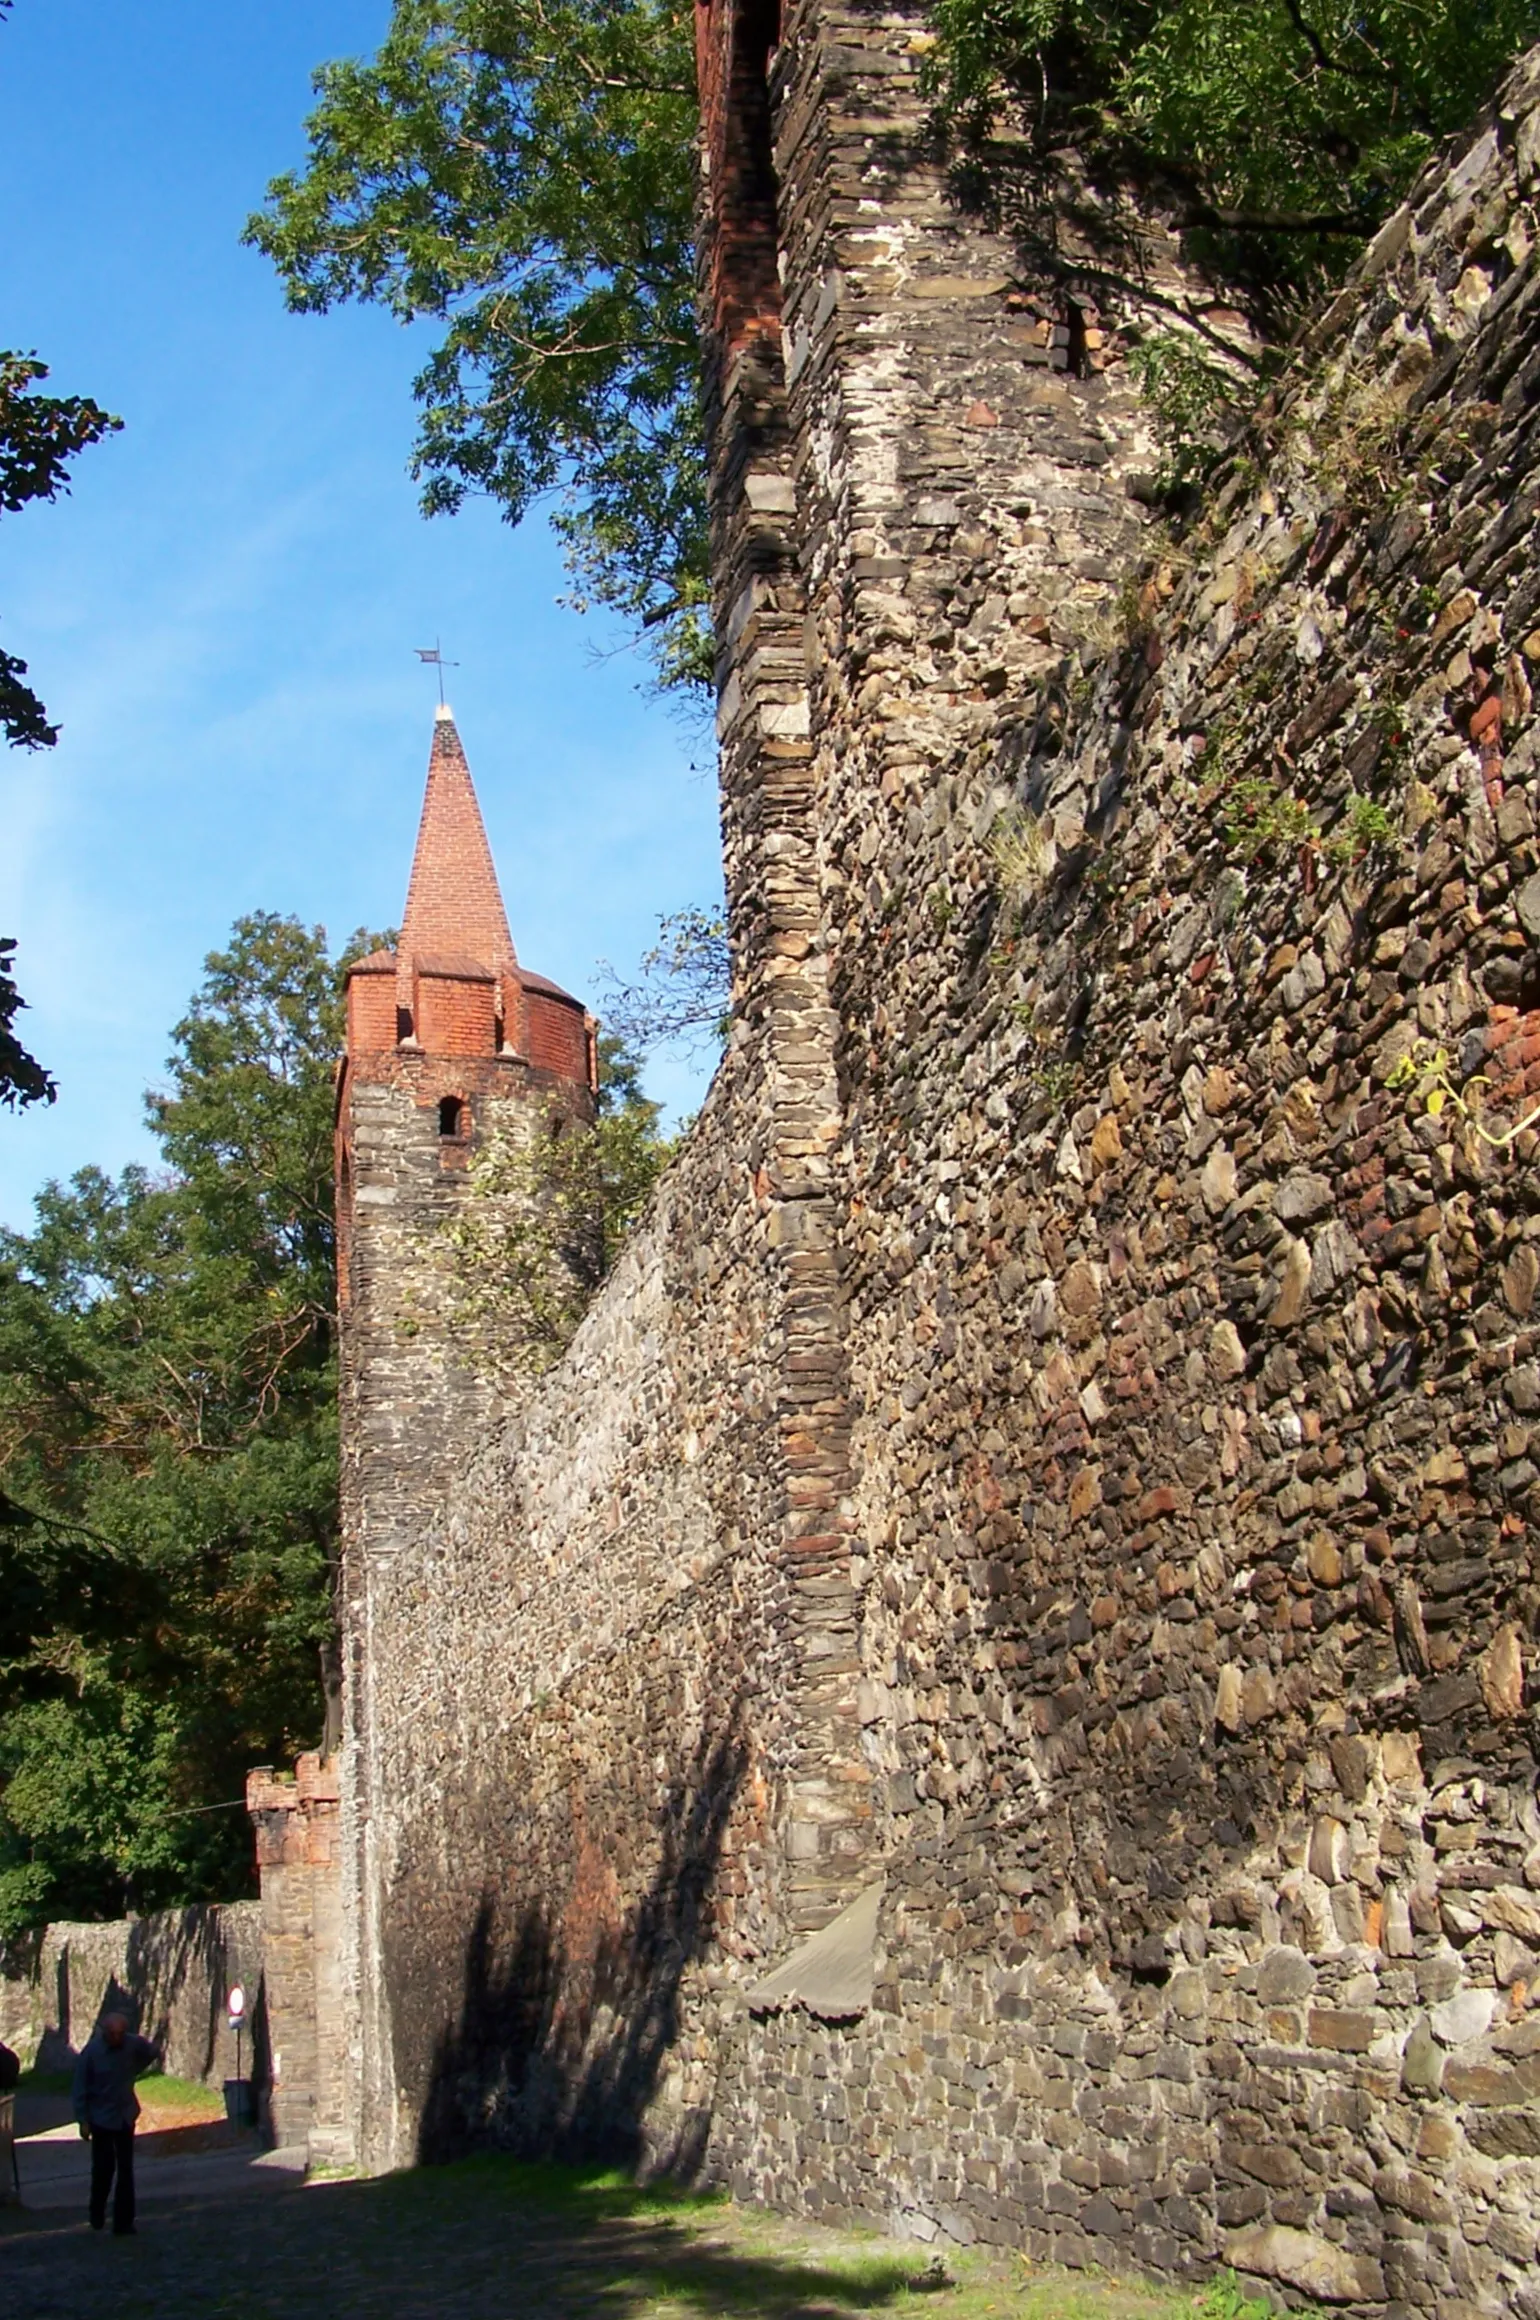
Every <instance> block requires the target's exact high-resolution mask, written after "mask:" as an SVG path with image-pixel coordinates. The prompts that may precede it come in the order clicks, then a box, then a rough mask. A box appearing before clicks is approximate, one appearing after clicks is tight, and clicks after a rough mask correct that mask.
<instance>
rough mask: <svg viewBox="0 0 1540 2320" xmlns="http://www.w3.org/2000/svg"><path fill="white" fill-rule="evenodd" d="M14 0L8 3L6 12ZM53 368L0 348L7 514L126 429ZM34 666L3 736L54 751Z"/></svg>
mask: <svg viewBox="0 0 1540 2320" xmlns="http://www.w3.org/2000/svg"><path fill="white" fill-rule="evenodd" d="M10 8H11V0H0V16H8V15H9V14H10ZM47 376H48V367H47V365H46V364H45V363H40V362H39V361H38V359H37V356H36V355H35V354H16V353H14V352H7V351H5V350H3V349H0V511H3V512H4V513H5V514H7V515H15V514H17V513H18V512H19V511H20V510H21V509H22V508H24V507H26V506H27V504H28V503H29V501H31V500H35V499H45V500H46V499H57V498H58V496H59V494H60V492H61V491H67V490H68V489H69V482H68V478H67V476H66V474H65V469H66V468H67V467H68V465H69V463H70V461H71V460H72V459H73V458H74V456H75V454H76V453H77V452H78V451H83V450H84V449H85V448H86V446H87V444H88V443H95V442H98V441H99V440H100V438H101V437H102V436H103V435H105V434H108V433H109V432H110V431H111V430H112V429H113V428H115V427H121V425H122V424H123V422H122V420H121V419H115V418H113V416H112V415H111V413H110V412H108V411H104V410H102V409H101V408H100V406H99V405H98V404H96V403H92V402H88V401H87V400H86V398H85V397H84V396H81V395H40V394H37V393H36V392H35V389H36V387H37V386H38V383H39V382H40V381H41V380H43V379H46V378H47ZM26 680H27V664H26V662H25V661H23V660H18V659H17V657H16V655H15V654H14V653H8V652H6V651H5V649H4V648H3V646H0V733H3V734H4V736H5V738H6V740H7V741H8V742H9V743H10V744H11V745H12V747H13V748H17V749H51V748H52V747H53V745H54V743H55V742H56V741H57V740H58V738H59V728H58V726H57V725H51V724H50V723H49V721H48V713H47V711H46V710H45V709H44V707H43V704H42V702H41V701H40V700H39V699H38V697H37V695H36V693H35V692H34V691H33V690H32V687H31V686H30V685H29V684H28V683H27V681H26ZM15 950H16V944H15V941H14V939H13V938H10V937H6V938H4V939H0V1104H4V1105H5V1106H6V1108H7V1109H8V1110H10V1111H16V1110H18V1109H22V1108H24V1107H25V1106H26V1105H28V1104H40V1103H41V1104H51V1103H52V1102H53V1100H54V1096H55V1094H56V1092H57V1091H56V1089H55V1087H54V1083H53V1079H52V1077H51V1076H50V1074H49V1073H48V1072H46V1071H45V1070H44V1069H43V1067H42V1065H41V1064H40V1063H38V1062H37V1061H36V1060H35V1058H34V1057H33V1056H31V1055H29V1054H28V1052H27V1050H26V1048H25V1047H23V1045H22V1043H21V1041H20V1040H19V1039H18V1038H17V1036H16V1031H15V1022H16V1017H17V1014H18V1013H19V1011H20V1010H21V1008H22V1007H24V1006H25V1005H26V1001H25V1000H24V999H23V998H22V996H21V993H20V992H19V991H18V990H17V988H16V984H15V981H14V979H13V977H12V975H11V964H12V960H13V957H14V954H15Z"/></svg>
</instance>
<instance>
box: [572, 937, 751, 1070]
mask: <svg viewBox="0 0 1540 2320" xmlns="http://www.w3.org/2000/svg"><path fill="white" fill-rule="evenodd" d="M600 974H601V976H602V977H603V979H604V983H605V986H606V990H605V1004H604V1019H605V1022H606V1023H607V1024H608V1026H609V1029H610V1032H611V1034H612V1035H613V1039H614V1044H615V1050H616V1053H617V1055H618V1054H641V1055H645V1054H646V1052H647V1050H648V1049H649V1048H651V1047H672V1046H683V1047H686V1048H691V1049H694V1050H697V1051H698V1050H699V1049H700V1048H702V1047H707V1048H712V1047H714V1048H720V1047H721V1045H722V1042H723V1041H724V1040H725V1039H726V1037H727V1032H728V1026H729V1024H730V1022H731V1019H732V960H731V956H730V953H729V949H728V941H727V919H726V916H725V914H724V912H722V911H721V910H702V909H701V908H700V906H699V905H698V904H696V905H694V906H692V907H691V908H690V909H688V910H674V911H670V912H669V913H668V915H667V916H666V917H664V918H660V919H659V921H658V939H657V941H656V942H655V943H654V944H653V945H652V947H651V949H650V950H646V951H644V952H643V953H642V961H641V966H640V969H639V971H638V973H637V976H636V979H635V980H634V981H633V982H629V983H625V982H622V981H621V979H620V977H619V976H618V975H617V974H616V972H615V970H614V968H613V967H611V966H609V965H608V964H607V963H606V964H604V965H602V966H601V968H600Z"/></svg>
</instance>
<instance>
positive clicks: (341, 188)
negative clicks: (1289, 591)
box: [248, 0, 1540, 684]
mask: <svg viewBox="0 0 1540 2320" xmlns="http://www.w3.org/2000/svg"><path fill="white" fill-rule="evenodd" d="M691 14H692V12H691V10H690V9H689V8H688V7H687V6H685V5H682V0H619V4H617V0H396V6H395V9H394V13H393V16H392V19H391V24H390V28H389V31H388V33H387V35H386V38H385V40H384V41H383V42H382V43H381V46H380V49H379V51H378V53H377V55H376V56H374V57H373V58H371V59H369V60H367V61H352V62H344V63H336V64H330V65H326V66H323V67H322V68H321V70H320V71H319V72H318V73H317V75H316V93H317V99H318V101H317V105H316V108H315V110H314V112H313V113H312V114H311V116H310V120H309V124H308V131H309V141H310V151H309V159H308V162H307V165H306V167H305V168H304V169H303V170H301V171H295V172H290V173H288V174H286V175H284V176H282V177H279V178H277V179H276V180H275V181H274V183H273V185H272V187H271V188H270V191H269V196H268V201H267V206H266V207H265V208H264V209H263V210H262V211H261V212H260V213H259V214H258V215H257V216H256V217H255V218H253V219H252V221H251V223H250V226H249V227H248V238H249V239H250V240H251V241H253V242H254V243H255V244H256V245H257V247H258V248H260V249H262V250H263V251H265V252H266V254H267V255H268V256H269V257H270V258H271V259H272V260H273V262H274V264H275V266H276V267H277V269H278V272H279V275H280V278H281V279H282V282H283V284H284V288H285V292H286V294H287V297H288V300H289V303H290V305H291V306H292V307H294V308H295V309H297V310H299V311H302V312H324V311H325V310H326V309H327V308H328V307H331V306H334V305H336V304H339V303H341V302H343V301H345V300H348V299H359V300H364V301H368V302H372V303H374V304H378V305H383V306H384V307H386V308H387V309H388V310H389V311H390V312H391V313H393V314H395V315H397V316H398V317H399V318H400V319H401V320H402V321H404V322H405V321H414V320H419V319H430V320H432V321H433V322H434V323H436V324H438V325H439V326H440V327H441V329H442V337H441V339H440V342H439V344H438V347H437V348H436V350H435V352H434V353H433V355H432V356H431V357H430V359H429V360H428V362H427V363H426V364H425V366H424V368H423V370H422V372H421V374H420V376H419V378H418V380H417V383H416V393H417V399H418V403H419V406H420V414H421V415H420V420H419V428H418V438H417V445H416V451H415V455H414V466H415V471H416V472H417V474H418V475H419V476H420V477H422V478H423V479H424V491H423V504H424V507H425V508H426V509H427V510H428V511H429V512H441V511H445V510H450V509H453V508H456V507H458V506H459V505H460V504H461V502H462V500H463V499H464V497H465V496H466V494H467V493H468V492H473V491H476V492H485V493H488V494H489V495H490V496H491V497H492V498H493V499H495V500H496V501H497V502H498V503H499V504H500V505H501V507H502V509H503V511H504V513H505V514H506V515H507V516H508V518H509V520H510V521H512V522H517V521H518V520H519V519H520V518H521V517H522V516H523V515H525V514H526V513H527V512H528V510H529V508H530V507H531V505H532V504H533V503H534V502H535V501H536V500H537V499H539V498H540V497H541V496H542V495H545V494H554V495H555V496H556V503H557V504H556V510H555V515H554V521H555V524H556V527H557V530H558V531H559V533H560V534H561V535H562V537H563V539H564V541H565V543H566V547H567V551H568V556H569V561H570V565H571V568H572V571H573V575H574V595H573V601H574V602H575V603H576V604H577V605H578V606H579V607H583V606H587V605H590V604H594V605H601V606H604V607H605V608H607V609H609V610H611V611H613V612H616V613H618V614H619V615H620V616H621V617H622V619H623V620H625V621H627V622H629V623H630V624H631V625H632V626H633V627H634V628H635V629H636V630H637V631H638V632H639V633H640V634H642V635H644V636H646V637H647V638H649V639H650V641H651V643H652V645H653V646H654V648H655V651H656V657H657V660H658V664H659V670H660V674H661V676H662V678H663V680H664V682H665V683H671V684H672V683H681V682H682V683H692V682H703V681H705V680H706V679H707V678H708V677H709V675H710V668H711V637H710V633H709V620H708V615H707V611H706V599H707V593H708V575H707V563H706V524H705V490H704V473H703V456H702V430H701V417H700V383H699V360H700V358H699V349H698V344H697V339H696V330H695V317H694V304H693V278H692V270H693V246H692V230H691V229H692V199H693V182H692V181H693V152H694V142H695V134H696V106H695V93H694V79H693V69H692V62H691V54H690V42H691ZM935 21H936V27H937V47H936V50H935V53H934V59H933V74H934V79H933V88H934V94H935V98H936V104H937V116H938V128H939V129H940V131H941V132H942V133H943V134H944V135H945V136H946V137H947V138H948V139H949V141H950V142H951V145H952V148H953V151H954V154H955V157H956V163H957V167H956V172H955V185H956V188H957V191H958V194H959V197H960V198H962V199H964V200H975V201H978V202H981V203H985V204H991V203H992V204H996V205H999V206H1001V207H1002V208H1003V210H1004V212H1005V214H1006V215H1007V216H1008V217H1009V218H1010V220H1011V222H1013V223H1014V224H1016V225H1017V226H1018V227H1020V228H1021V230H1022V238H1023V242H1024V244H1025V245H1028V248H1029V250H1030V257H1029V254H1028V249H1024V259H1023V262H1024V266H1025V265H1027V264H1028V263H1033V264H1036V263H1038V262H1039V261H1040V260H1041V258H1042V256H1043V249H1042V246H1041V235H1040V233H1039V231H1038V229H1039V227H1040V225H1041V215H1040V213H1039V211H1038V209H1037V208H1036V207H1035V205H1036V204H1039V203H1040V201H1041V198H1042V193H1043V187H1044V185H1045V184H1051V182H1052V174H1053V171H1052V165H1053V163H1054V161H1055V159H1056V158H1062V157H1063V156H1064V155H1065V154H1066V153H1067V152H1069V151H1073V152H1074V153H1075V154H1076V155H1077V156H1079V157H1080V159H1081V160H1083V161H1088V162H1089V164H1090V165H1091V168H1092V171H1093V174H1094V175H1096V176H1098V177H1099V178H1100V179H1101V180H1102V181H1103V182H1104V183H1105V184H1108V185H1114V186H1116V187H1119V188H1121V189H1122V190H1124V191H1142V192H1143V193H1145V194H1151V193H1153V194H1154V195H1155V196H1156V197H1157V198H1158V199H1159V200H1160V201H1161V202H1162V204H1163V205H1164V206H1165V207H1166V208H1167V209H1168V210H1170V211H1171V212H1172V214H1174V215H1175V216H1177V217H1178V218H1179V219H1180V220H1181V221H1182V222H1183V224H1184V227H1185V230H1186V232H1187V234H1188V237H1189V240H1190V242H1191V244H1192V245H1193V247H1192V254H1193V255H1194V256H1195V257H1198V258H1200V259H1201V260H1202V261H1203V262H1204V263H1206V265H1207V266H1208V267H1209V268H1210V269H1211V270H1212V271H1213V272H1214V274H1215V275H1216V277H1218V278H1219V279H1221V280H1222V281H1224V282H1225V283H1226V284H1227V285H1228V286H1230V287H1231V288H1233V289H1235V290H1237V291H1239V292H1240V293H1242V294H1243V295H1244V296H1245V298H1246V301H1247V303H1248V305H1249V306H1250V308H1251V310H1252V312H1253V315H1254V317H1255V319H1256V320H1257V322H1258V324H1259V326H1260V327H1261V329H1262V330H1263V332H1264V334H1265V333H1267V332H1272V333H1273V334H1281V333H1286V332H1287V331H1288V330H1289V329H1290V328H1291V327H1292V324H1293V321H1294V319H1295V318H1296V316H1297V315H1298V313H1299V310H1300V308H1301V305H1302V304H1303V303H1304V302H1305V301H1306V300H1308V299H1309V298H1310V297H1311V296H1313V295H1314V294H1315V293H1316V292H1317V291H1318V290H1319V289H1320V288H1321V287H1322V286H1323V285H1324V284H1325V283H1327V282H1328V281H1330V280H1332V279H1333V278H1335V277H1336V276H1337V275H1339V274H1340V273H1341V272H1342V271H1343V269H1344V268H1345V267H1346V265H1347V264H1348V262H1349V261H1350V260H1351V258H1352V256H1353V253H1354V251H1355V250H1356V249H1358V248H1359V247H1360V246H1361V245H1362V243H1363V241H1364V239H1365V238H1366V237H1367V236H1368V235H1370V234H1372V233H1373V231H1374V230H1375V228H1376V227H1377V226H1378V224H1379V223H1380V221H1381V220H1382V219H1383V218H1384V217H1385V215H1386V214H1387V212H1388V211H1389V209H1390V208H1391V207H1393V205H1394V203H1395V202H1396V201H1397V200H1398V199H1399V198H1400V195H1401V194H1402V192H1403V191H1404V190H1405V188H1406V186H1407V185H1408V184H1409V182H1410V180H1411V178H1412V176H1413V175H1414V173H1415V171H1416V170H1417V168H1418V167H1419V166H1420V165H1421V163H1422V161H1423V160H1424V158H1425V157H1426V155H1427V153H1428V152H1429V150H1430V148H1431V147H1432V146H1433V145H1434V144H1436V143H1437V141H1438V140H1439V139H1440V138H1441V137H1443V136H1445V135H1448V134H1450V133H1452V132H1453V131H1455V130H1457V129H1459V128H1460V127H1461V126H1462V125H1463V124H1464V123H1465V122H1466V121H1467V120H1468V119H1469V117H1470V115H1471V113H1472V112H1473V111H1474V110H1475V108H1476V106H1477V105H1478V104H1480V103H1481V101H1482V100H1483V99H1484V98H1485V96H1486V95H1487V93H1488V92H1489V90H1490V89H1491V87H1492V85H1493V83H1494V81H1495V80H1496V78H1497V75H1498V74H1499V73H1500V72H1501V70H1502V68H1503V66H1504V65H1505V63H1506V62H1507V61H1508V60H1509V59H1510V58H1511V57H1512V56H1513V55H1515V54H1516V53H1517V52H1518V50H1519V49H1520V48H1521V47H1523V46H1524V45H1525V43H1526V42H1528V41H1530V40H1532V39H1534V38H1536V37H1540V0H1490V4H1489V5H1486V6H1483V7H1482V8H1480V9H1477V10H1472V9H1469V8H1467V7H1463V6H1461V5H1460V4H1459V0H1371V4H1370V5H1367V6H1361V5H1358V4H1356V0H1353V4H1351V5H1350V4H1349V0H936V14H935ZM1002 129H1003V130H1005V131H1006V132H1007V133H1008V137H1007V142H1008V144H1009V145H1010V147H1011V148H1012V154H1013V158H1012V161H1011V164H1010V166H1009V167H1008V168H1005V169H1002V151H1003V148H1002V143H1001V139H1000V136H999V132H1000V131H1001V130H1002ZM1024 154H1027V155H1033V156H1035V157H1036V159H1037V161H1038V162H1039V163H1041V164H1044V165H1045V166H1046V172H1047V174H1046V176H1045V175H1044V174H1043V171H1042V170H1039V171H1038V172H1037V176H1036V187H1037V191H1036V194H1034V193H1033V192H1032V191H1031V190H1030V189H1027V188H1024V186H1023V180H1022V175H1021V170H1020V166H1019V165H1020V163H1021V161H1022V158H1023V155H1024ZM1028 175H1029V176H1031V175H1032V172H1031V171H1030V170H1029V172H1028Z"/></svg>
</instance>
